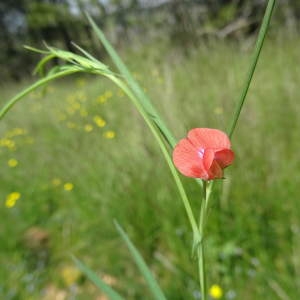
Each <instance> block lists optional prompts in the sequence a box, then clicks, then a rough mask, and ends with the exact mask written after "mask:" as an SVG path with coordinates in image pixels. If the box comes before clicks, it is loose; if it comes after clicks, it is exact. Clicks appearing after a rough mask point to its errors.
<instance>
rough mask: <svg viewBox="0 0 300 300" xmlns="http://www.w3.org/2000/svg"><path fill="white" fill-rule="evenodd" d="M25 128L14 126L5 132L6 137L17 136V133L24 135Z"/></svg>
mask: <svg viewBox="0 0 300 300" xmlns="http://www.w3.org/2000/svg"><path fill="white" fill-rule="evenodd" d="M26 133H27V132H26V130H25V129H23V128H14V129H12V130H11V131H9V132H8V133H7V134H6V137H7V138H12V137H14V136H18V135H24V134H26Z"/></svg>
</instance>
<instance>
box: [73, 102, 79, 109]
mask: <svg viewBox="0 0 300 300" xmlns="http://www.w3.org/2000/svg"><path fill="white" fill-rule="evenodd" d="M80 107H81V105H80V103H78V102H74V103H73V104H72V108H73V109H74V110H79V109H80Z"/></svg>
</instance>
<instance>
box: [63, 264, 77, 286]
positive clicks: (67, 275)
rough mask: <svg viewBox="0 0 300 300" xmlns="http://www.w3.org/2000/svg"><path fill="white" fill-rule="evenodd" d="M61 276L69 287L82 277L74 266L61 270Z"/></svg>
mask: <svg viewBox="0 0 300 300" xmlns="http://www.w3.org/2000/svg"><path fill="white" fill-rule="evenodd" d="M61 276H62V278H63V280H64V282H65V284H66V285H67V286H71V285H72V284H74V283H76V282H77V281H78V280H79V279H80V277H81V272H80V271H79V270H78V269H77V268H75V267H73V266H65V267H63V269H62V270H61Z"/></svg>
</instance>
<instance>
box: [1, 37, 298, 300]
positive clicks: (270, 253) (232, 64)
mask: <svg viewBox="0 0 300 300" xmlns="http://www.w3.org/2000/svg"><path fill="white" fill-rule="evenodd" d="M252 47H253V45H252V43H246V42H243V43H241V44H239V43H237V42H221V41H217V42H216V41H210V42H209V41H208V42H207V43H206V44H203V45H201V46H200V47H198V48H197V49H194V50H191V51H190V52H189V53H188V55H183V54H182V53H180V52H178V51H177V50H176V49H174V48H170V47H169V46H168V45H167V44H161V45H159V46H157V44H156V45H155V44H149V45H144V46H143V47H136V48H134V49H131V50H126V51H123V53H122V57H123V58H124V59H125V61H126V63H127V65H128V67H129V69H130V70H131V71H132V72H133V74H134V76H135V78H136V79H137V80H138V81H139V82H140V84H141V85H142V86H143V87H144V89H145V91H146V92H147V93H148V94H149V95H150V97H151V99H152V100H153V102H154V104H155V105H156V107H157V108H158V110H159V111H160V113H161V115H162V117H163V118H164V119H165V120H166V123H167V124H168V125H169V127H170V128H171V129H172V132H174V134H175V136H176V137H177V138H178V139H180V138H182V137H183V136H184V135H185V134H186V132H187V131H188V130H189V129H191V128H194V127H212V128H219V129H222V130H226V128H228V126H229V124H230V120H231V118H232V115H233V111H234V107H235V103H236V101H237V99H238V97H239V95H240V92H241V88H242V85H243V81H244V79H245V75H246V71H247V69H248V65H249V61H250V55H251V53H252V52H251V50H252ZM299 53H300V42H299V40H297V39H293V38H288V37H284V36H283V35H282V36H281V37H280V38H270V39H269V40H267V41H266V45H265V47H264V49H263V53H262V55H261V58H260V62H259V65H258V68H257V71H256V73H255V76H254V81H253V82H252V86H251V88H250V91H249V95H248V97H247V100H246V105H245V107H244V110H243V112H242V115H241V118H240V120H239V123H238V126H237V130H236V131H235V134H234V136H233V140H232V144H233V149H234V151H235V153H236V160H235V163H234V164H233V166H231V167H230V168H229V169H228V170H226V173H225V174H226V179H225V180H219V181H218V182H217V184H216V186H217V188H216V191H215V192H214V194H213V200H212V203H213V205H212V210H211V212H210V215H209V222H208V227H207V231H206V254H207V274H208V285H209V286H212V285H213V284H217V285H219V286H220V287H221V288H222V290H223V297H222V299H245V300H247V299H249V300H250V299H282V300H287V299H299V297H300V274H299V273H300V256H299V253H300V202H299V191H300V190H299V185H300V156H299V149H300V118H299V113H300V102H299V82H300V67H299V66H300V56H299ZM33 55H34V54H33ZM107 63H109V62H107ZM28 84H29V81H24V82H22V83H20V84H9V83H8V84H4V83H2V86H1V105H3V104H4V103H5V101H6V100H8V99H9V98H10V97H11V96H13V95H15V94H16V93H17V92H18V91H20V90H21V89H22V88H23V87H25V86H27V85H28ZM0 159H1V181H0V185H1V186H0V199H1V203H0V204H1V209H0V218H1V227H0V251H1V252H0V264H1V269H0V298H1V299H26V300H29V299H32V300H36V299H43V300H48V299H95V300H96V299H97V300H100V299H102V300H103V299H107V298H105V297H104V296H103V295H101V293H100V292H99V291H98V290H97V289H96V287H94V286H93V285H92V284H91V283H90V282H89V281H88V280H86V279H85V278H84V277H83V276H82V274H80V272H79V271H78V270H77V269H76V267H75V265H74V263H73V262H72V260H71V257H70V255H71V254H73V255H75V256H76V257H77V258H79V259H80V260H82V261H83V262H84V263H85V264H86V265H88V266H89V267H90V268H92V269H93V270H94V271H96V272H97V274H99V276H101V277H102V279H103V280H104V281H105V282H107V283H108V284H110V285H112V286H113V287H114V288H116V289H117V290H118V291H120V293H121V294H123V295H125V298H126V299H151V296H150V293H149V292H148V289H147V286H146V284H145V282H144V280H143V278H142V276H141V275H140V273H139V271H138V270H137V268H136V266H135V264H134V261H133V260H132V258H131V257H130V254H129V252H128V250H127V248H126V247H125V245H124V243H123V242H122V241H121V239H120V237H119V235H118V234H117V232H116V230H115V227H114V224H113V220H114V219H116V220H118V222H119V223H120V224H121V225H122V226H123V227H124V229H125V230H126V231H127V233H128V234H129V236H130V238H131V239H132V241H133V242H134V243H135V245H136V246H137V248H138V249H139V250H140V251H141V253H142V255H143V257H144V258H145V260H146V262H147V263H148V265H149V266H150V268H151V270H152V271H153V273H154V274H155V276H156V278H157V279H158V282H159V283H160V285H161V287H162V289H163V290H164V291H165V293H166V296H167V298H168V299H172V300H173V299H174V300H176V299H199V292H198V279H197V278H198V275H197V268H196V260H194V259H193V258H192V255H191V250H190V249H191V243H192V235H191V232H190V230H189V225H188V222H187V218H186V215H185V211H184V209H183V206H182V202H181V200H180V197H179V195H178V192H177V189H176V186H175V184H174V183H173V179H172V177H171V176H170V172H169V169H168V167H167V165H166V163H165V161H164V159H163V157H162V155H161V153H160V150H159V148H158V146H157V145H156V143H155V141H154V140H153V138H152V135H151V133H150V131H149V130H148V128H146V126H145V124H144V121H143V120H142V119H141V117H140V116H139V114H138V113H137V111H136V110H135V108H134V107H133V106H132V104H131V102H130V101H129V100H128V99H127V98H126V97H125V95H124V94H123V93H122V92H121V91H120V90H119V89H117V88H115V86H113V85H112V84H111V83H110V82H108V81H107V80H104V79H103V78H101V77H91V76H80V77H79V76H77V77H69V78H66V79H64V80H59V81H57V82H53V83H51V84H49V85H48V86H47V88H45V89H40V90H38V91H36V92H34V93H32V94H31V95H30V96H28V97H27V98H26V99H23V100H22V101H21V102H20V103H18V104H17V105H16V106H15V107H14V108H13V109H12V110H11V111H10V112H9V113H8V114H7V116H6V117H5V118H4V119H3V120H2V121H1V127H0ZM182 180H183V181H184V183H185V184H186V185H187V186H188V189H187V190H188V193H189V196H190V198H191V200H192V204H193V206H194V207H195V208H197V207H199V204H200V197H201V191H200V189H199V186H197V185H196V184H195V182H194V181H193V180H190V179H187V178H182Z"/></svg>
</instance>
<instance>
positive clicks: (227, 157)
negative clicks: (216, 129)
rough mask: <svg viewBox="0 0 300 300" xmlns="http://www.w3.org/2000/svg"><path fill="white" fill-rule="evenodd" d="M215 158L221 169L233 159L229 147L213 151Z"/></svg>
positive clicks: (232, 153)
mask: <svg viewBox="0 0 300 300" xmlns="http://www.w3.org/2000/svg"><path fill="white" fill-rule="evenodd" d="M215 160H216V161H217V162H218V164H219V165H220V167H221V168H222V169H223V168H226V167H227V166H229V165H231V164H232V162H233V160H234V152H233V151H232V150H230V149H223V150H220V151H217V152H216V153H215Z"/></svg>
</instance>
